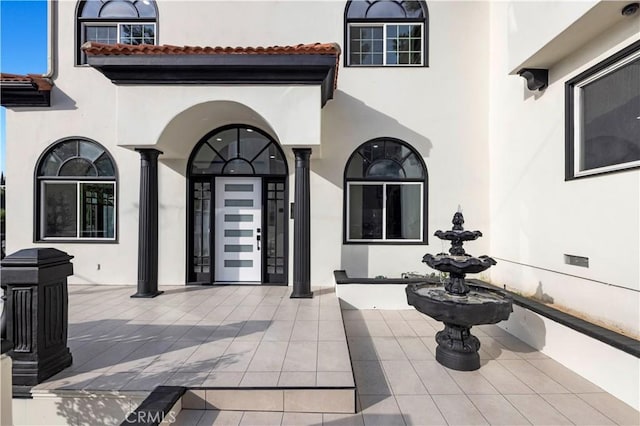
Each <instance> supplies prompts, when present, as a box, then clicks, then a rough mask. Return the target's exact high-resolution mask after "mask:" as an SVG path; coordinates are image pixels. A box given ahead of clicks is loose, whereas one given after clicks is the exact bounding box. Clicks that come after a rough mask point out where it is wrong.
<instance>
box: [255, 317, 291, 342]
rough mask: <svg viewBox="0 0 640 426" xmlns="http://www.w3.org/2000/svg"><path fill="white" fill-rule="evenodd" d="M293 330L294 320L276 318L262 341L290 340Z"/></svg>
mask: <svg viewBox="0 0 640 426" xmlns="http://www.w3.org/2000/svg"><path fill="white" fill-rule="evenodd" d="M292 330H293V321H288V320H274V321H271V324H270V325H269V328H267V330H266V331H265V332H264V336H262V341H263V342H264V341H280V342H288V341H289V339H290V338H291V332H292Z"/></svg>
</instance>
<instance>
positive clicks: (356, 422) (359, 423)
mask: <svg viewBox="0 0 640 426" xmlns="http://www.w3.org/2000/svg"><path fill="white" fill-rule="evenodd" d="M322 425H323V426H364V419H363V418H362V413H356V414H334V413H324V414H322Z"/></svg>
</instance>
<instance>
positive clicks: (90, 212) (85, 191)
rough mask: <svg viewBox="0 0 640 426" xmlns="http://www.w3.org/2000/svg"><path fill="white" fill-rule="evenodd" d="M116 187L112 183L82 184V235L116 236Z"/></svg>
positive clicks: (90, 236) (94, 236)
mask: <svg viewBox="0 0 640 426" xmlns="http://www.w3.org/2000/svg"><path fill="white" fill-rule="evenodd" d="M114 188H115V185H114V184H112V183H81V184H80V215H81V216H80V237H82V238H113V237H114V236H115V205H114V204H115V203H114V201H115V198H114Z"/></svg>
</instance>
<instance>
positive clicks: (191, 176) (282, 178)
mask: <svg viewBox="0 0 640 426" xmlns="http://www.w3.org/2000/svg"><path fill="white" fill-rule="evenodd" d="M242 129H250V130H251V131H253V132H256V133H257V134H260V135H262V136H263V137H265V138H267V139H268V140H269V142H268V143H267V144H266V145H265V146H264V147H262V148H261V150H260V153H262V152H267V151H268V149H269V147H270V146H274V147H275V148H276V149H277V150H278V152H279V155H280V156H281V157H282V159H283V161H284V171H283V172H282V173H270V174H264V173H255V168H254V167H253V165H252V166H251V167H252V169H253V171H254V173H224V172H223V171H220V172H215V171H211V172H208V173H194V171H193V169H194V162H195V159H196V157H197V156H198V153H199V152H200V149H201V148H202V147H203V146H204V145H209V147H210V148H212V149H213V150H214V152H215V154H216V156H219V157H224V156H222V155H220V153H219V152H218V151H217V150H216V149H214V148H213V146H211V144H210V143H209V140H210V139H211V138H213V137H214V136H216V135H217V134H219V133H222V132H225V131H228V130H236V131H237V132H238V133H237V138H238V140H240V130H242ZM238 146H239V145H238ZM260 153H258V154H256V155H254V156H253V158H252V160H251V161H248V160H247V162H248V163H250V164H251V163H252V162H253V161H254V160H256V159H257V158H258V156H259V155H260ZM235 159H244V157H242V156H240V149H238V151H237V152H236V156H235V157H230V158H223V160H224V164H225V166H223V167H222V169H224V168H225V167H226V165H228V164H229V163H230V162H231V161H233V160H235ZM186 172H187V188H186V189H187V200H186V204H187V206H186V207H187V215H186V222H187V223H186V229H187V232H188V234H187V249H186V263H185V265H186V268H185V280H186V283H187V284H189V285H191V284H214V283H215V279H214V276H215V272H214V269H215V260H214V259H215V244H214V240H215V238H216V232H215V221H214V220H213V216H214V215H213V214H212V215H210V222H209V230H210V235H209V237H208V239H209V256H210V259H211V261H210V263H209V272H208V274H209V279H208V280H205V281H203V280H199V279H198V277H197V276H196V274H195V273H194V272H193V271H192V266H193V259H194V244H193V243H194V240H193V238H194V220H193V214H194V211H195V207H194V199H193V196H192V194H193V191H194V189H195V185H196V184H197V183H203V182H205V183H206V182H209V183H211V186H210V193H211V195H210V196H211V200H212V201H211V203H212V204H211V208H212V209H214V208H215V202H214V200H215V196H216V195H215V179H216V178H217V177H234V176H237V177H259V178H261V179H262V218H261V220H262V223H263V233H262V243H263V247H265V249H263V250H262V278H261V283H262V284H270V285H282V286H286V285H288V280H289V255H288V254H289V253H290V251H289V207H288V206H289V164H288V161H287V157H286V155H285V153H284V150H283V149H282V146H281V145H280V144H279V143H278V141H277V140H276V139H275V138H274V137H273V136H271V135H270V134H269V133H267V132H266V131H264V130H262V129H260V128H258V127H255V126H251V125H247V124H243V123H233V124H228V125H225V126H222V127H218V128H216V129H214V130H212V131H210V132H208V133H207V134H206V135H204V136H203V137H202V138H201V139H200V140H199V141H198V143H196V144H195V145H194V147H193V149H192V151H191V154H190V155H189V159H188V160H187V170H186ZM270 184H276V185H278V184H284V188H283V190H282V191H281V192H282V193H283V199H284V200H283V208H284V209H283V212H282V214H283V223H282V225H283V229H284V233H285V238H284V241H283V247H282V249H283V253H284V254H285V255H284V258H283V265H282V266H283V273H282V274H278V273H273V274H270V273H269V272H268V266H269V261H268V250H267V249H266V248H267V246H266V244H267V241H268V238H269V235H268V232H269V230H268V225H267V223H268V217H267V215H268V211H267V210H268V207H267V204H268V203H269V201H270V200H269V191H270V190H269V185H270ZM278 191H279V190H278ZM279 192H280V191H279ZM276 257H280V256H276ZM276 263H277V260H276Z"/></svg>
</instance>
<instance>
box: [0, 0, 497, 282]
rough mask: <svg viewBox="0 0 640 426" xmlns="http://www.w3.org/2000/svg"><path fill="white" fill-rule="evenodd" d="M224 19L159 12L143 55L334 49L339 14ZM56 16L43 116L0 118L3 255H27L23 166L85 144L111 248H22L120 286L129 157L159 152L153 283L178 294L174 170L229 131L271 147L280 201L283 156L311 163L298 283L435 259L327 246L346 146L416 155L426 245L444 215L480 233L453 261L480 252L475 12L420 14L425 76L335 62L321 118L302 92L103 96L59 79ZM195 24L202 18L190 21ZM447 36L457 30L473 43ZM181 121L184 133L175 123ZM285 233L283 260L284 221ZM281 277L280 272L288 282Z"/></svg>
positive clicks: (129, 213)
mask: <svg viewBox="0 0 640 426" xmlns="http://www.w3.org/2000/svg"><path fill="white" fill-rule="evenodd" d="M238 4H239V3H238V2H237V1H236V2H188V3H184V2H177V1H163V0H161V1H159V2H158V7H159V17H160V25H159V30H158V31H159V42H160V43H161V44H172V45H231V46H258V45H262V46H268V45H295V44H298V43H312V42H316V41H320V42H338V43H339V44H341V45H342V43H343V28H344V27H343V16H344V15H343V14H344V7H345V3H344V2H338V1H335V2H334V1H304V2H299V1H286V2H251V3H246V7H251V11H252V13H251V14H248V13H247V10H246V7H238ZM185 5H188V7H186V6H185ZM57 8H58V10H57V16H58V22H57V34H58V37H59V39H58V43H57V46H58V49H57V51H56V58H57V76H56V78H55V87H54V91H53V94H52V107H51V108H44V109H39V110H25V109H20V110H18V109H16V110H11V111H8V114H7V122H8V129H7V140H8V147H7V157H8V158H9V161H8V162H7V163H8V164H7V177H8V181H9V182H11V185H10V186H9V188H8V191H7V202H8V205H9V206H10V208H9V209H8V210H9V213H8V214H7V220H8V224H9V230H8V235H7V236H8V251H9V252H12V251H14V250H17V249H19V248H23V247H29V246H32V245H33V244H34V243H33V232H32V221H33V216H34V211H33V197H32V196H31V195H30V194H32V193H33V168H34V166H35V164H36V161H37V158H38V156H39V155H40V154H41V153H42V152H43V151H44V150H45V149H46V147H47V146H49V145H50V144H51V143H53V142H54V141H56V140H58V139H60V138H63V137H68V136H82V137H88V138H91V139H94V140H96V141H98V142H100V143H101V144H103V145H104V146H105V147H106V148H107V149H108V150H109V151H110V153H111V154H112V155H113V157H114V159H115V161H116V163H117V165H118V169H119V190H118V205H119V207H118V210H119V211H118V243H117V244H88V243H78V244H50V243H38V245H47V246H56V247H58V248H60V249H62V250H65V251H68V252H69V253H71V254H73V255H74V256H75V260H74V265H75V271H76V274H75V275H74V277H72V278H71V279H70V282H72V283H101V284H135V282H136V280H137V227H138V211H137V209H138V195H139V194H138V189H139V173H140V172H139V155H138V154H137V153H135V152H133V151H132V148H133V147H135V146H155V147H156V148H158V149H160V150H162V151H164V152H165V155H163V156H161V157H160V165H159V182H160V195H159V205H160V213H159V224H160V235H159V253H160V254H159V281H160V284H180V283H184V280H185V257H186V255H185V250H186V247H185V244H186V202H187V199H186V193H185V191H186V184H185V174H186V158H187V157H188V155H189V153H190V152H191V149H192V147H193V146H194V145H195V144H196V143H197V141H198V140H199V139H200V138H201V137H202V136H203V135H204V134H205V133H207V132H208V131H211V130H213V129H215V128H216V127H218V126H221V125H224V124H229V123H237V122H246V123H247V124H253V125H258V126H259V127H261V128H263V129H264V130H265V131H267V132H269V133H270V134H272V135H273V136H274V137H275V138H276V139H277V140H278V141H280V142H281V143H282V144H283V146H284V151H285V154H286V155H287V157H288V159H289V170H290V172H291V173H292V175H291V177H290V181H289V184H290V185H289V186H290V190H291V192H290V196H289V198H290V201H293V187H294V185H293V184H294V180H293V155H292V152H291V149H290V148H289V147H288V146H290V145H293V146H296V145H297V146H310V147H312V148H313V154H312V157H311V158H312V159H311V184H312V187H311V209H312V213H311V223H312V228H311V235H312V253H311V256H312V265H311V270H312V284H326V283H329V282H332V272H333V270H334V269H346V270H347V271H348V273H349V274H350V275H353V276H356V275H360V276H376V275H386V276H399V275H400V274H401V273H402V272H406V271H419V272H429V271H428V269H427V267H426V266H424V265H423V264H421V263H420V260H421V258H422V256H423V255H424V253H425V252H427V251H430V252H439V251H441V250H442V245H441V243H440V241H439V240H437V241H436V239H435V238H434V237H430V239H429V243H430V244H429V246H426V245H412V246H393V245H392V246H389V245H384V246H382V245H368V246H366V245H364V246H363V245H358V246H356V245H343V244H342V232H343V231H342V226H343V225H342V214H343V206H342V204H343V196H342V187H343V171H344V166H345V164H346V161H347V158H348V157H349V155H350V154H351V153H352V152H353V150H354V149H355V148H356V147H357V146H359V145H360V144H361V143H363V142H365V141H367V140H369V139H372V138H375V137H381V136H390V137H395V138H399V139H402V140H404V141H406V142H408V143H410V144H411V145H412V146H413V147H414V148H415V149H417V150H418V151H419V152H420V153H421V154H422V155H423V158H424V161H425V163H426V165H427V168H428V172H429V184H428V191H427V192H428V200H429V202H428V212H427V217H428V221H427V226H428V232H429V235H432V234H433V232H434V231H435V230H436V229H446V228H449V227H450V226H451V224H450V220H451V216H452V214H453V212H454V211H455V210H456V209H457V206H458V205H459V204H460V205H462V208H463V209H464V212H465V215H466V217H467V226H468V227H469V228H473V229H481V230H483V231H485V234H487V237H485V238H484V239H481V240H479V241H478V242H474V243H472V244H470V245H469V251H470V252H471V253H474V254H484V253H486V252H487V250H488V246H489V244H488V241H489V238H490V235H488V233H486V231H487V230H488V227H489V216H488V199H487V195H486V194H487V192H486V191H487V189H486V188H487V186H488V168H487V167H477V166H478V164H485V165H486V164H487V163H488V149H487V146H488V145H487V144H488V140H487V135H488V127H487V126H488V111H487V108H486V105H487V96H488V81H487V75H488V74H487V72H488V43H487V42H488V36H489V33H488V11H489V4H488V3H484V2H434V3H430V4H429V15H430V28H429V39H430V41H429V62H430V66H429V67H428V68H424V67H421V68H395V69H392V68H369V69H362V68H361V69H357V68H343V67H342V63H343V61H342V58H341V61H340V69H339V73H338V90H337V91H336V93H335V96H334V99H333V100H330V101H329V102H328V104H327V105H326V106H325V108H324V109H322V110H320V109H319V108H314V107H313V105H314V104H316V105H317V104H319V89H318V88H317V87H309V86H304V87H300V86H298V87H296V86H293V87H275V86H268V87H249V86H236V87H223V86H206V87H194V86H190V87H180V86H133V87H131V86H128V87H125V86H115V85H113V84H112V83H111V82H110V81H108V80H107V79H106V78H105V77H104V76H103V75H101V74H100V73H98V72H97V71H96V70H94V69H91V68H89V67H76V66H74V65H73V63H74V52H73V49H72V46H73V43H74V13H75V3H74V2H58V3H57ZM201 16H206V17H207V19H196V17H201ZM310 16H313V19H308V18H309V17H310ZM185 22H189V25H187V26H185V25H184V23H185ZM456 28H465V29H466V30H468V31H472V32H473V34H474V37H472V38H470V37H468V36H467V35H466V33H464V32H461V31H457V30H455V29H456ZM452 52H454V53H453V54H452ZM443 99H447V102H443ZM218 101H223V102H230V103H234V104H235V105H239V107H238V108H237V109H236V107H230V108H226V107H224V108H218V109H216V107H214V106H211V105H210V104H209V102H218ZM229 105H230V104H229ZM230 111H231V112H230ZM247 111H248V112H247ZM253 113H255V114H253ZM198 114H202V116H198ZM314 114H315V115H314ZM185 115H187V116H189V118H188V119H184V118H185V117H184V116H185ZM195 118H198V120H196V119H195ZM196 121H197V122H196ZM33 123H38V125H33ZM176 123H181V124H179V125H176ZM22 141H25V142H22ZM12 159H20V160H19V161H12ZM25 194H28V195H27V196H25ZM289 225H290V230H291V232H290V254H291V251H292V247H293V243H292V238H293V232H292V227H291V226H292V222H290V224H289ZM98 264H100V269H98ZM292 269H293V268H292V263H291V261H290V271H289V272H290V276H291V274H292ZM290 281H291V279H290Z"/></svg>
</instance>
